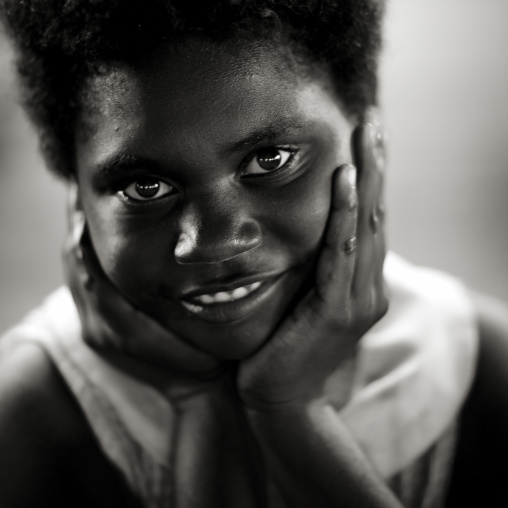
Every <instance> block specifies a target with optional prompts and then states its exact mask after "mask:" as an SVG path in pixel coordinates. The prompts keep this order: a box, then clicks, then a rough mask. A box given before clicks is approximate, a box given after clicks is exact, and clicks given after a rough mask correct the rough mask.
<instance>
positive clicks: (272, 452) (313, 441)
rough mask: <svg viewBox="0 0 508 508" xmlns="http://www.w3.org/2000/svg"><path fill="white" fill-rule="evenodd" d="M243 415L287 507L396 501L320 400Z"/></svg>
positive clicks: (356, 507) (345, 507) (373, 506)
mask: <svg viewBox="0 0 508 508" xmlns="http://www.w3.org/2000/svg"><path fill="white" fill-rule="evenodd" d="M248 419H249V422H250V423H251V425H252V428H253V430H254V433H255V435H256V437H257V439H258V441H259V443H260V445H261V447H262V449H263V451H264V453H265V458H266V460H267V465H268V467H269V468H270V470H271V473H272V474H273V475H274V477H275V479H276V481H277V483H278V485H279V487H280V489H281V491H282V494H283V496H284V498H285V500H286V502H287V504H288V507H290V508H296V507H302V508H303V507H308V506H319V507H321V508H326V507H330V508H331V507H333V508H337V507H341V508H349V507H351V508H362V507H366V508H367V507H368V508H377V507H379V508H388V507H390V508H392V507H393V508H396V507H400V506H401V505H400V503H399V502H398V501H397V499H396V498H395V497H394V495H393V494H392V492H391V491H390V490H389V489H388V487H387V486H386V485H385V484H384V483H383V481H382V480H381V479H380V478H379V477H378V475H377V474H376V473H375V471H374V470H373V468H372V467H371V466H370V464H369V463H368V461H367V460H366V458H365V457H364V455H363V454H362V452H361V450H360V449H359V447H358V445H357V444H356V443H355V442H354V440H353V439H352V437H351V436H350V434H349V432H348V431H347V429H346V428H345V426H344V425H343V424H342V422H341V421H340V418H339V417H338V415H337V414H336V412H335V410H334V409H333V408H332V407H331V406H330V405H328V404H326V403H325V402H322V401H319V402H313V403H310V404H307V405H305V406H293V407H287V408H285V409H283V410H281V411H277V412H271V413H270V412H256V411H252V410H248Z"/></svg>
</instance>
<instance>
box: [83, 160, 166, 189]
mask: <svg viewBox="0 0 508 508" xmlns="http://www.w3.org/2000/svg"><path fill="white" fill-rule="evenodd" d="M141 168H142V169H143V170H145V169H152V170H160V169H161V164H160V163H158V162H157V161H156V160H154V159H149V158H147V157H137V156H135V155H132V154H129V153H126V152H118V153H115V154H113V155H112V156H110V157H107V158H106V159H105V160H103V161H101V162H99V163H98V164H96V165H95V166H94V175H93V177H92V181H93V184H94V185H95V186H97V187H100V186H102V185H104V184H105V183H106V182H109V181H110V179H111V178H113V177H118V174H119V173H121V172H126V173H127V172H128V171H133V170H136V169H137V170H139V169H141Z"/></svg>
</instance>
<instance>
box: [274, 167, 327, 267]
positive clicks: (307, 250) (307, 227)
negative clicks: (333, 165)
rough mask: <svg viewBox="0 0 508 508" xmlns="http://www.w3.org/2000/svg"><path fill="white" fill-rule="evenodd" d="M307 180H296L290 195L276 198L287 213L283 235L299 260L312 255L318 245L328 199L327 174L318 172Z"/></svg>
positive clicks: (324, 225)
mask: <svg viewBox="0 0 508 508" xmlns="http://www.w3.org/2000/svg"><path fill="white" fill-rule="evenodd" d="M307 180H308V179H301V181H299V182H297V185H295V186H293V188H292V189H291V193H290V194H291V195H290V196H287V197H286V199H284V200H281V202H280V207H281V209H283V210H284V212H285V213H284V215H285V216H286V217H287V222H286V224H285V225H284V230H285V235H286V237H288V239H289V240H290V244H291V248H292V249H293V251H294V252H295V253H298V256H299V258H300V259H301V261H302V262H305V261H306V259H303V258H308V257H313V255H314V254H315V253H316V251H317V249H318V248H319V244H320V242H321V239H322V237H323V233H324V231H325V229H326V222H327V219H328V213H329V210H330V202H331V195H330V183H331V175H327V174H319V175H318V177H316V178H313V179H312V182H308V181H307Z"/></svg>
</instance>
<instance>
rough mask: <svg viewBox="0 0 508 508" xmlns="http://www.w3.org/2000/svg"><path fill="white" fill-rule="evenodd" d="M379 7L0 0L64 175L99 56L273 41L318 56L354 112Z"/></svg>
mask: <svg viewBox="0 0 508 508" xmlns="http://www.w3.org/2000/svg"><path fill="white" fill-rule="evenodd" d="M383 10H384V2H383V0H207V1H204V0H0V16H1V18H2V20H3V21H4V23H5V26H6V28H7V31H8V33H9V34H10V36H11V38H12V39H13V41H14V45H15V48H16V49H17V60H16V65H17V70H18V74H19V77H20V81H21V87H22V91H23V96H22V97H23V103H24V106H25V108H26V110H27V112H28V114H29V116H30V118H31V119H32V121H33V122H34V124H35V125H36V127H37V129H38V131H39V139H40V147H41V150H42V153H43V155H44V157H45V159H46V162H47V164H48V166H49V168H50V169H52V170H53V171H54V172H55V173H56V174H58V175H61V176H63V177H65V178H68V177H70V176H71V175H72V174H73V173H74V170H75V161H74V157H75V154H74V147H75V129H76V125H77V115H78V113H79V92H80V87H82V86H83V83H84V80H85V79H86V78H87V77H88V76H90V75H92V74H93V73H94V72H97V71H98V69H100V67H101V63H104V62H108V61H123V62H125V63H132V64H133V63H134V62H135V60H136V58H138V57H142V56H143V54H145V55H146V54H147V52H150V51H153V50H155V49H156V48H157V47H158V46H160V45H162V44H164V43H168V42H169V43H171V42H174V43H177V42H178V41H179V40H180V41H181V40H184V39H185V38H186V37H189V36H193V35H194V36H196V35H197V36H200V37H207V38H209V39H211V40H212V41H221V40H230V39H232V38H235V37H243V38H245V37H250V38H254V39H268V40H270V39H272V40H274V41H275V40H278V41H281V40H283V41H284V43H286V44H289V45H290V46H291V47H293V48H295V49H297V50H299V51H300V52H302V51H303V52H304V53H305V55H306V56H307V57H308V58H310V61H313V60H316V61H317V62H319V63H324V64H326V65H327V67H328V69H329V70H330V72H331V75H332V78H333V80H334V83H335V86H336V88H337V92H338V94H339V96H340V97H341V100H342V102H343V104H344V108H345V110H346V111H345V112H346V113H347V114H350V115H352V116H355V117H358V118H361V115H362V114H363V113H364V112H365V110H366V108H367V107H369V106H371V105H375V104H376V95H377V60H378V53H379V50H380V46H381V24H382V15H383ZM281 34H282V36H283V39H281Z"/></svg>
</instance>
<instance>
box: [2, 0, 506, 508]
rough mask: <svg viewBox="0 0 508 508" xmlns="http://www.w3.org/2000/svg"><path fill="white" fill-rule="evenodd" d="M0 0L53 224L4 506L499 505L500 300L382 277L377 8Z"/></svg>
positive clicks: (8, 346)
mask: <svg viewBox="0 0 508 508" xmlns="http://www.w3.org/2000/svg"><path fill="white" fill-rule="evenodd" d="M1 5H2V15H3V18H4V21H5V23H6V25H7V27H8V29H9V30H10V32H11V34H12V37H13V39H14V41H15V43H16V45H17V47H18V52H19V57H18V68H19V71H20V76H21V80H22V84H23V86H24V90H25V103H26V106H27V109H28V111H29V112H30V114H31V116H32V119H33V120H34V122H35V123H36V125H37V126H38V127H39V129H40V137H41V146H42V149H43V151H44V154H45V155H46V158H47V160H48V163H49V164H50V166H51V167H52V168H53V169H54V170H55V171H57V172H58V173H59V174H61V175H64V176H65V177H66V178H67V179H68V181H69V188H70V207H69V208H70V214H69V215H70V219H71V220H70V224H71V234H70V237H69V242H68V246H67V249H66V254H65V265H66V271H67V277H68V285H69V288H61V289H60V290H58V291H57V292H55V293H54V294H52V295H50V296H49V297H48V299H47V300H46V302H45V303H44V304H43V305H42V306H41V307H40V308H39V309H37V310H36V311H34V312H33V313H31V314H30V315H29V316H28V317H27V318H26V319H25V320H24V321H23V322H22V323H21V324H19V325H18V326H16V327H15V328H13V329H12V330H11V331H10V332H9V333H8V334H7V335H6V336H5V337H3V339H2V340H1V342H0V353H1V354H0V378H1V381H0V448H1V450H2V453H1V454H0V471H1V473H0V474H1V482H0V506H2V507H3V506H6V507H32V506H38V507H39V506H51V507H55V506H86V507H90V506H94V507H95V506H97V507H101V506H108V507H111V506H119V507H120V506H121V507H126V506H145V507H150V508H151V507H170V506H171V507H172V506H175V507H179V508H180V507H204V508H205V507H209V506H214V507H215V506H221V507H223V506H233V507H251V506H252V507H254V506H256V507H257V506H270V507H279V506H281V507H284V506H286V507H293V506H294V507H300V506H301V507H314V506H319V507H328V506H330V507H332V506H333V507H336V506H337V507H339V506H340V507H342V506H344V507H355V508H356V507H362V506H366V507H371V506H379V507H397V506H407V507H410V506H432V507H434V506H442V505H444V502H445V498H446V493H447V490H449V496H448V500H449V502H448V504H449V505H451V504H452V503H454V502H456V503H459V505H461V504H460V503H463V499H468V500H473V501H474V502H480V501H481V502H482V503H485V504H487V505H488V504H489V501H488V499H489V496H492V499H494V498H495V497H494V496H497V495H498V494H499V492H502V490H503V488H502V487H503V483H502V481H501V479H502V475H503V472H504V471H505V470H506V467H505V466H504V465H503V463H502V462H501V461H499V462H497V459H496V455H495V453H492V449H490V448H489V443H495V444H496V447H497V451H498V452H499V457H503V453H504V451H505V450H504V446H505V443H506V437H505V433H504V432H503V430H504V427H503V426H504V424H505V423H506V422H507V419H506V417H507V416H508V415H506V409H505V406H506V405H505V404H504V402H505V401H504V398H505V397H506V396H505V395H504V393H505V391H504V390H503V387H504V386H506V382H507V379H506V374H505V369H504V366H505V365H507V363H506V362H508V349H507V342H506V338H507V337H508V323H507V321H508V319H507V317H506V316H507V314H506V310H505V308H504V307H503V306H502V305H501V304H491V303H490V302H487V303H488V305H480V307H478V308H476V307H475V306H474V305H473V300H472V298H471V297H470V295H469V294H468V293H467V291H466V290H465V288H464V287H463V286H462V285H461V284H460V283H459V282H457V281H455V280H454V279H452V278H450V277H448V276H446V275H444V274H440V273H437V272H434V271H432V270H428V269H421V268H416V267H414V266H412V265H409V264H408V263H406V262H405V261H403V260H401V259H400V258H398V257H396V256H395V255H394V254H389V255H388V256H387V259H386V263H384V261H385V246H384V234H383V218H384V205H383V201H382V176H383V169H384V168H383V164H384V159H383V136H382V132H381V130H380V126H379V122H378V120H377V118H376V116H375V114H374V113H373V109H372V108H373V106H374V105H375V99H376V60H377V53H378V49H379V40H380V36H379V30H380V22H381V17H382V5H381V3H380V2H377V1H374V0H354V1H353V0H343V1H325V0H323V1H311V0H309V1H305V2H303V1H302V2H293V1H290V0H287V1H286V0H282V1H279V2H273V1H271V0H264V1H262V0H229V1H228V0H224V1H214V2H208V3H206V5H202V4H201V3H200V2H192V1H188V2H180V1H171V2H170V1H162V0H152V1H147V0H145V1H143V2H141V1H139V0H123V1H119V0H116V1H115V0H109V1H94V2H85V1H82V0H75V1H65V2H62V1H57V0H32V1H22V2H20V1H19V0H18V1H14V0H12V1H9V0H4V1H3V2H2V4H1ZM480 301H481V302H485V301H486V300H480ZM388 302H389V308H388ZM478 330H479V331H480V338H481V341H480V344H481V349H480V352H481V355H480V357H479V358H480V362H479V363H478V367H477V361H476V360H477V349H478ZM492 352H494V353H492ZM475 371H476V372H477V375H476V380H477V382H476V383H475V389H474V390H473V391H471V390H470V387H471V383H472V381H473V377H474V374H475ZM485 372H486V373H487V375H485V374H484V373H485ZM503 383H504V384H503ZM469 393H470V394H472V395H471V396H470V406H469V405H468V406H467V407H471V408H473V409H472V410H471V413H470V412H469V410H468V411H466V412H465V413H463V414H462V413H461V408H462V406H463V404H464V401H465V400H466V397H467V396H468V394H469ZM478 404H482V406H481V407H482V409H483V413H482V419H481V420H478V419H475V418H474V416H475V414H474V410H475V409H476V408H477V407H478ZM460 429H462V430H461V431H460V432H459V430H460ZM477 445H480V446H478V448H476V446H477ZM487 453H488V455H487ZM482 454H483V455H482ZM454 456H455V457H457V459H456V460H455V462H454V460H453V457H454ZM486 456H488V457H489V461H490V466H491V469H489V468H488V467H486V464H485V462H484V461H483V459H484V458H485V457H486ZM503 468H504V469H503ZM452 470H454V475H453V477H452V481H451V488H450V489H448V485H449V484H450V481H449V479H450V474H451V472H452ZM480 471H482V472H486V474H485V478H482V477H481V475H479V472H480ZM471 474H473V475H475V476H474V477H473V478H474V481H472V480H470V478H471V476H468V475H471ZM496 475H497V476H496ZM464 478H466V479H468V480H469V481H468V482H467V483H464V482H463V481H462V480H463V479H464ZM497 489H499V492H498V490H497ZM474 496H478V497H477V498H475V497H474ZM504 496H505V497H506V494H504ZM501 502H502V501H501ZM462 505H463V504H462Z"/></svg>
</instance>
